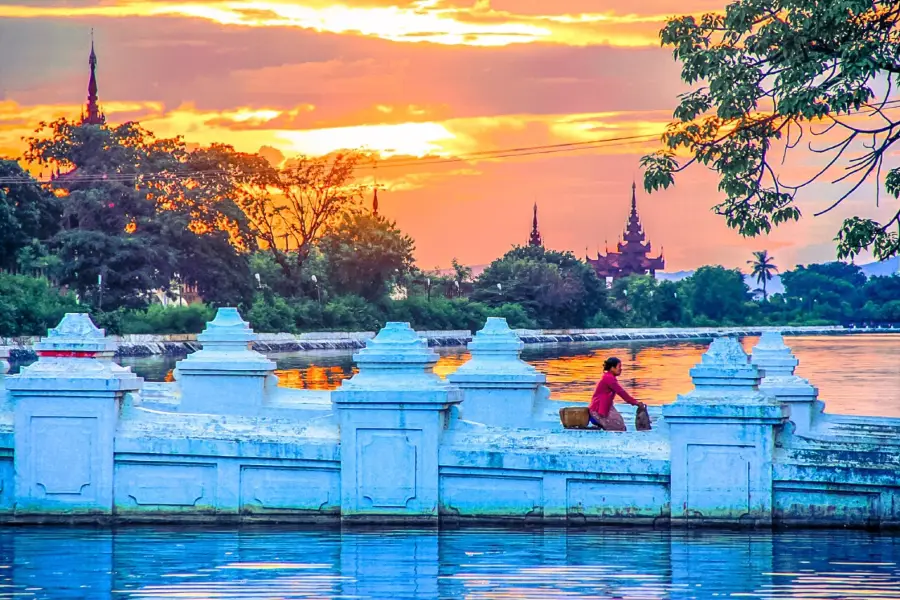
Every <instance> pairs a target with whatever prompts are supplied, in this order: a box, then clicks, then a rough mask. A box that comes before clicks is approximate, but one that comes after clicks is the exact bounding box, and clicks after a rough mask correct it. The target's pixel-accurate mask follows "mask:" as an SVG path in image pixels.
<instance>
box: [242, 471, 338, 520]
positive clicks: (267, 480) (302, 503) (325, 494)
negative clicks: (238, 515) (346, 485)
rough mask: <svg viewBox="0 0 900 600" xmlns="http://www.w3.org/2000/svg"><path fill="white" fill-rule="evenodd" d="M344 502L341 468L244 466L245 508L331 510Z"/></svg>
mask: <svg viewBox="0 0 900 600" xmlns="http://www.w3.org/2000/svg"><path fill="white" fill-rule="evenodd" d="M340 505H341V502H340V471H337V470H326V469H302V468H273V467H251V466H245V467H242V468H241V510H246V511H253V510H259V509H262V510H280V511H284V510H304V511H309V510H314V511H328V510H337V509H339V508H340Z"/></svg>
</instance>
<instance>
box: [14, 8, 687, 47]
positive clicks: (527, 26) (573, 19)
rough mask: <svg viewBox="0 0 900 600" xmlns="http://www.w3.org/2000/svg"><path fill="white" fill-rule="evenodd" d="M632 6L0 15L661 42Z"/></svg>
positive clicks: (454, 37) (503, 40)
mask: <svg viewBox="0 0 900 600" xmlns="http://www.w3.org/2000/svg"><path fill="white" fill-rule="evenodd" d="M563 4H564V3H563ZM685 9H686V7H685ZM628 10H629V12H625V13H620V12H615V11H613V10H607V11H604V12H599V13H598V12H593V11H591V12H577V13H574V12H573V13H562V12H559V9H556V10H553V9H552V8H551V7H549V6H548V7H547V12H544V13H537V14H534V13H532V14H521V13H519V12H517V11H516V9H515V7H514V6H513V5H510V6H508V7H505V9H504V10H498V9H496V8H493V7H492V6H491V4H490V3H489V2H487V1H479V2H474V3H469V5H468V6H465V5H454V4H452V3H446V2H441V1H440V0H418V1H415V2H380V1H373V0H365V1H352V0H345V2H343V3H335V2H327V1H325V0H306V1H305V2H296V1H293V0H291V1H288V0H220V1H217V0H207V1H202V2H198V1H193V2H191V1H188V2H174V1H166V0H154V1H150V0H119V1H117V2H109V3H99V4H91V5H84V6H71V5H68V4H57V5H54V4H50V5H40V6H31V5H27V4H13V5H9V6H0V18H4V17H5V18H32V19H34V18H44V19H47V18H53V19H60V18H85V17H92V18H97V17H101V18H124V17H181V18H188V19H200V20H206V21H211V22H214V23H218V24H221V25H229V26H241V27H296V28H301V29H310V30H314V31H319V32H329V33H340V34H356V35H362V36H369V37H378V38H381V39H386V40H391V41H395V42H431V43H435V44H446V45H469V46H507V45H511V44H529V43H553V44H562V45H570V46H589V45H598V44H608V45H614V46H624V47H636V46H657V45H658V44H659V37H658V31H659V29H660V27H661V25H662V24H663V22H664V20H665V16H666V15H665V14H658V13H656V14H654V13H649V14H648V13H643V14H636V13H634V12H630V11H632V10H633V7H629V8H628ZM683 10H684V9H683Z"/></svg>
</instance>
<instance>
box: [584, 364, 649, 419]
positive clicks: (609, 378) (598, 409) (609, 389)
mask: <svg viewBox="0 0 900 600" xmlns="http://www.w3.org/2000/svg"><path fill="white" fill-rule="evenodd" d="M616 394H618V395H619V397H620V398H622V400H624V401H625V402H627V403H628V404H633V405H635V406H637V404H638V401H637V400H635V399H634V398H632V397H631V394H629V393H628V392H626V391H625V390H624V389H623V388H622V386H621V385H619V381H618V380H617V379H616V376H615V375H613V374H612V373H610V372H609V371H607V372H606V373H604V374H603V377H601V378H600V381H599V382H598V383H597V388H596V389H595V390H594V395H593V397H591V412H595V413H597V414H598V415H600V416H601V417H605V416H607V415H608V414H609V409H610V407H612V405H613V400H614V399H615V397H616Z"/></svg>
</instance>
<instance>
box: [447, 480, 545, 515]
mask: <svg viewBox="0 0 900 600" xmlns="http://www.w3.org/2000/svg"><path fill="white" fill-rule="evenodd" d="M543 506H544V493H543V480H542V479H541V478H539V477H483V476H477V475H441V512H443V513H445V514H454V515H458V516H463V517H465V516H482V515H504V516H526V515H529V514H531V515H534V514H538V513H541V514H542V513H543Z"/></svg>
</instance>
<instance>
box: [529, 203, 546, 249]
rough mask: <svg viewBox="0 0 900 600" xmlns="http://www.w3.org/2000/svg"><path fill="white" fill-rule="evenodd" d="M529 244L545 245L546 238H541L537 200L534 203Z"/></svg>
mask: <svg viewBox="0 0 900 600" xmlns="http://www.w3.org/2000/svg"><path fill="white" fill-rule="evenodd" d="M528 245H529V246H543V245H544V240H543V239H541V232H540V230H539V229H538V217H537V202H535V203H534V220H533V221H532V224H531V237H530V238H528Z"/></svg>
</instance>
